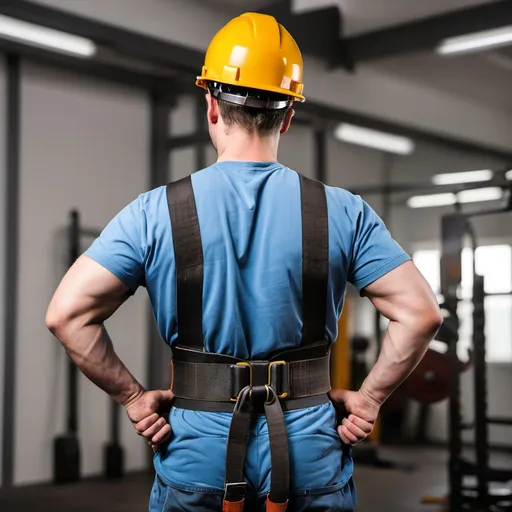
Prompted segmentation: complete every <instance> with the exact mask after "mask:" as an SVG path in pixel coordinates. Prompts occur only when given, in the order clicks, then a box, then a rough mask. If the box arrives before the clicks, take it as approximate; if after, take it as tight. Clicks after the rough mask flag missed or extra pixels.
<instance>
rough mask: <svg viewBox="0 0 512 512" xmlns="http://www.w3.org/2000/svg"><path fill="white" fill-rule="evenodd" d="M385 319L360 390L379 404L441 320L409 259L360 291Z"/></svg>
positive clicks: (419, 355) (407, 370) (420, 352)
mask: <svg viewBox="0 0 512 512" xmlns="http://www.w3.org/2000/svg"><path fill="white" fill-rule="evenodd" d="M363 295H364V296H366V297H368V298H369V299H370V300H371V302H372V303H373V304H374V306H375V307H376V308H377V310H378V311H379V312H380V313H381V314H382V315H383V316H385V317H386V318H388V319H389V325H388V329H387V331H386V334H385V336H384V340H383V342H382V348H381V351H380V355H379V357H378V360H377V362H376V363H375V365H374V367H373V368H372V370H371V371H370V373H369V374H368V376H367V378H366V379H365V381H364V383H363V385H362V386H361V389H360V392H361V393H362V394H364V395H365V396H367V397H368V398H370V399H372V400H373V401H375V402H377V403H378V404H382V403H383V402H384V401H385V400H386V399H387V398H388V397H389V395H390V394H391V393H392V392H393V391H394V390H395V389H396V388H397V387H398V386H399V385H400V384H401V383H402V382H403V380H404V379H405V378H406V377H407V376H408V375H409V374H410V373H411V372H412V370H414V368H415V367H416V365H417V364H418V363H419V361H420V360H421V358H422V357H423V355H424V354H425V351H426V350H427V347H428V345H429V343H430V342H431V341H432V339H433V337H434V336H435V334H436V332H437V330H438V329H439V327H440V325H441V323H442V321H443V319H442V316H441V313H440V311H439V306H438V304H437V300H436V298H435V296H434V294H433V292H432V290H431V288H430V286H429V284H428V283H427V282H426V280H425V279H424V278H423V276H422V275H421V273H420V272H419V270H418V269H417V268H416V266H415V265H414V263H412V262H411V261H409V262H407V263H404V264H403V265H400V266H399V267H397V268H396V269H394V270H392V271H391V272H389V273H388V274H386V275H384V276H383V277H381V278H380V279H378V280H377V281H375V282H374V283H372V284H370V285H369V286H367V287H366V288H365V289H364V290H363Z"/></svg>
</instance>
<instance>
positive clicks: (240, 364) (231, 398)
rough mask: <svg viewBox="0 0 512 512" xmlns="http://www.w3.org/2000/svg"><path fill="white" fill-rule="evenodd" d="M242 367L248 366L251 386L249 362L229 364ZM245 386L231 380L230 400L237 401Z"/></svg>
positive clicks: (250, 377)
mask: <svg viewBox="0 0 512 512" xmlns="http://www.w3.org/2000/svg"><path fill="white" fill-rule="evenodd" d="M244 367H248V368H249V386H252V366H251V364H250V363H248V362H246V361H241V362H239V363H236V364H233V365H231V368H232V369H233V370H236V369H237V368H238V369H240V368H244ZM245 387H246V386H237V383H236V382H234V383H233V382H232V384H231V391H234V390H235V389H236V395H235V393H232V396H230V397H229V400H230V401H231V402H237V401H238V397H239V396H240V393H241V392H242V390H243V389H244V388H245ZM228 485H231V484H228Z"/></svg>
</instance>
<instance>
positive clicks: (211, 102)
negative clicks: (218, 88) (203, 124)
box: [206, 93, 219, 124]
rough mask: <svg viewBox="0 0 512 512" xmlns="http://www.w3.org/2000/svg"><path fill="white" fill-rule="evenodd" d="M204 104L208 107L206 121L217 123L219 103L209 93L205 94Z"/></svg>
mask: <svg viewBox="0 0 512 512" xmlns="http://www.w3.org/2000/svg"><path fill="white" fill-rule="evenodd" d="M206 105H207V107H208V121H210V123H211V124H217V122H218V121H219V104H218V103H217V100H216V99H215V98H213V97H212V95H211V94H210V93H208V94H207V95H206Z"/></svg>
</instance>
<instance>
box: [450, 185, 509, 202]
mask: <svg viewBox="0 0 512 512" xmlns="http://www.w3.org/2000/svg"><path fill="white" fill-rule="evenodd" d="M502 197H503V190H502V189H501V188H500V187H487V188H475V189H472V190H463V191H462V192H459V193H458V194H457V200H458V202H459V203H478V202H480V201H497V200H498V199H501V198H502Z"/></svg>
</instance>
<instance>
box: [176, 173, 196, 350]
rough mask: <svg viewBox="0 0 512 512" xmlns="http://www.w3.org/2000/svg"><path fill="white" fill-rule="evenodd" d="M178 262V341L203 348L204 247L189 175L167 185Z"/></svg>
mask: <svg viewBox="0 0 512 512" xmlns="http://www.w3.org/2000/svg"><path fill="white" fill-rule="evenodd" d="M167 203H168V206H169V215H170V218H171V228H172V238H173V244H174V259H175V265H176V282H177V290H176V300H177V312H178V342H179V344H180V345H182V346H185V347H189V348H194V349H197V350H203V346H204V340H203V263H204V262H203V247H202V244H201V233H200V231H199V221H198V218H197V210H196V202H195V198H194V191H193V189H192V180H191V178H190V176H188V177H186V178H184V179H182V180H179V181H174V182H172V183H169V184H168V185H167Z"/></svg>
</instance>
